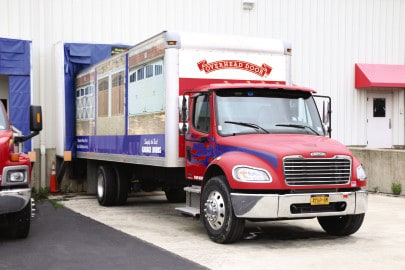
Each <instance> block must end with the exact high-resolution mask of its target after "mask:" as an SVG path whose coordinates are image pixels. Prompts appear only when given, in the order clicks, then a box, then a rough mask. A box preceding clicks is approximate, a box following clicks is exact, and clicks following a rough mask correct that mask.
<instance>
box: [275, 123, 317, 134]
mask: <svg viewBox="0 0 405 270" xmlns="http://www.w3.org/2000/svg"><path fill="white" fill-rule="evenodd" d="M276 127H294V128H301V129H309V130H310V131H312V132H313V133H315V134H316V135H318V136H320V134H319V133H318V132H317V131H316V130H315V129H313V128H312V127H310V126H307V125H299V124H276Z"/></svg>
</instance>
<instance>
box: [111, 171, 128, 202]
mask: <svg viewBox="0 0 405 270" xmlns="http://www.w3.org/2000/svg"><path fill="white" fill-rule="evenodd" d="M113 170H114V177H115V180H116V182H117V197H116V199H115V204H116V205H123V204H125V203H126V202H127V198H128V191H129V181H128V175H127V174H126V172H125V171H124V168H123V167H114V169H113Z"/></svg>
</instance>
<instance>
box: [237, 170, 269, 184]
mask: <svg viewBox="0 0 405 270" xmlns="http://www.w3.org/2000/svg"><path fill="white" fill-rule="evenodd" d="M232 175H233V178H234V179H235V180H237V181H241V182H271V181H272V178H271V176H270V174H269V173H268V172H267V171H266V170H263V169H257V168H252V167H247V166H237V167H235V168H233V171H232Z"/></svg>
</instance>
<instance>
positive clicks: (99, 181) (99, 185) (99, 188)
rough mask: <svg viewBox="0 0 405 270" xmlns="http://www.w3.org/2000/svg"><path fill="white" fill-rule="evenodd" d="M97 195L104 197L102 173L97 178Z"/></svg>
mask: <svg viewBox="0 0 405 270" xmlns="http://www.w3.org/2000/svg"><path fill="white" fill-rule="evenodd" d="M97 195H98V197H99V198H103V196H104V177H103V175H102V174H100V175H99V176H98V179H97Z"/></svg>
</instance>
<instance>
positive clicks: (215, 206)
mask: <svg viewBox="0 0 405 270" xmlns="http://www.w3.org/2000/svg"><path fill="white" fill-rule="evenodd" d="M225 213H226V208H225V202H224V198H223V196H222V194H221V193H220V192H218V191H212V192H211V193H210V195H209V196H208V198H207V201H206V202H205V204H204V214H205V219H206V220H207V221H208V224H210V226H211V228H213V229H214V230H219V229H220V228H221V227H222V226H223V225H224V222H225Z"/></svg>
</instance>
